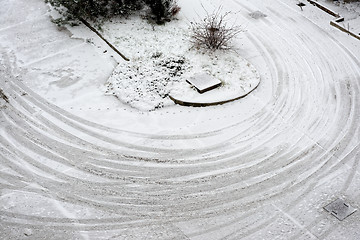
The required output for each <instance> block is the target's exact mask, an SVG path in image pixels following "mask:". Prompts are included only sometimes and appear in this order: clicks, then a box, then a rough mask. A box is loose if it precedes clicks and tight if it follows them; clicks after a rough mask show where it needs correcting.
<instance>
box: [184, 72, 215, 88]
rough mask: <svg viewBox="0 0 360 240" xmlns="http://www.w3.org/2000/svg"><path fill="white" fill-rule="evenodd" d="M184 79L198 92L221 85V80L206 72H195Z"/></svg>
mask: <svg viewBox="0 0 360 240" xmlns="http://www.w3.org/2000/svg"><path fill="white" fill-rule="evenodd" d="M186 81H187V82H188V83H189V84H191V85H192V86H194V87H195V88H196V90H197V91H198V92H199V93H204V92H207V91H210V90H212V89H214V88H217V87H219V86H220V85H221V81H220V80H219V79H216V78H214V77H212V76H210V75H209V74H206V73H201V74H196V75H194V76H193V77H191V78H190V79H188V80H186Z"/></svg>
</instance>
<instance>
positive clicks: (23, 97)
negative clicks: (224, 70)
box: [0, 0, 360, 239]
mask: <svg viewBox="0 0 360 240" xmlns="http://www.w3.org/2000/svg"><path fill="white" fill-rule="evenodd" d="M19 2H22V3H23V4H25V3H26V6H28V8H30V7H31V6H36V7H33V8H32V11H31V12H28V11H27V10H26V8H24V9H23V12H21V11H20V10H19V11H20V12H21V13H22V15H21V17H19V16H16V17H14V15H13V14H9V13H12V12H15V10H14V8H15V6H18V5H17V4H19ZM188 2H191V1H190V0H183V1H181V0H180V4H182V5H183V11H184V12H183V13H182V14H184V15H185V16H186V14H189V16H192V15H191V14H193V13H191V11H192V9H190V8H189V5H186V4H189V3H188ZM221 2H222V4H223V6H224V11H226V10H232V11H234V12H236V15H237V19H238V21H239V22H241V23H244V22H245V23H246V28H247V32H246V33H245V34H244V35H243V36H242V39H240V40H239V41H238V42H237V44H238V46H239V54H241V56H243V57H244V58H245V59H247V60H249V61H250V62H251V63H252V64H253V65H254V66H255V67H256V68H257V70H258V71H259V73H260V75H261V83H260V85H259V87H258V88H257V89H256V90H255V91H254V92H253V93H252V94H251V95H249V96H248V97H246V98H244V99H242V100H239V101H236V102H233V103H229V104H225V105H222V106H216V107H209V108H187V107H182V106H172V107H168V108H164V109H161V110H159V111H155V112H150V113H141V112H138V111H134V110H132V109H130V108H127V107H126V106H121V108H120V107H119V103H118V102H116V101H115V100H109V99H107V98H105V97H103V96H101V94H100V93H98V95H96V94H95V95H94V94H92V95H91V96H88V95H87V94H88V93H89V92H91V93H93V92H96V90H93V89H97V87H98V86H99V85H101V84H102V83H104V82H105V80H106V78H107V77H108V76H109V74H110V73H111V70H112V69H113V67H114V62H113V61H112V60H111V57H108V56H106V55H104V54H102V50H100V51H96V49H95V47H93V46H91V45H90V46H89V45H87V44H85V43H83V42H82V41H80V40H78V39H70V38H68V36H67V35H66V33H64V32H58V31H57V30H56V28H55V27H53V26H52V24H51V23H49V22H44V21H45V20H46V21H47V20H48V19H47V17H46V14H45V13H46V7H45V6H43V5H42V3H41V1H40V0H29V1H26V0H16V1H15V0H11V1H6V3H5V0H3V1H1V0H0V3H2V4H3V5H4V6H5V8H3V9H1V10H0V16H1V18H2V19H4V18H5V21H3V22H0V52H1V58H0V59H1V60H0V61H1V66H0V74H1V75H0V76H1V77H0V88H1V89H2V90H3V92H4V94H5V95H6V96H7V97H8V99H9V103H7V102H6V101H4V100H2V99H0V133H1V134H0V194H1V195H0V238H1V239H27V238H28V239H358V238H359V237H360V230H359V227H358V226H359V224H360V215H359V212H356V213H354V214H353V215H351V216H350V217H348V218H346V219H345V220H344V221H341V222H340V221H338V220H337V219H336V218H335V217H333V216H331V215H330V214H329V213H328V212H326V211H325V210H324V209H323V207H324V206H325V205H327V204H328V203H330V202H331V201H333V200H335V199H336V198H338V197H340V198H343V199H345V200H346V201H347V202H348V203H350V204H351V205H353V206H355V207H356V208H359V207H360V201H359V199H360V188H359V186H360V166H359V160H360V155H359V153H360V125H359V118H360V106H359V104H360V95H359V90H360V88H359V87H360V51H359V49H360V47H359V46H360V41H358V40H356V39H353V38H350V37H348V36H347V35H345V34H343V33H341V32H339V31H337V30H334V29H332V28H331V27H330V25H329V24H328V22H329V21H330V19H332V18H331V16H329V15H327V14H326V13H323V12H321V10H319V9H317V8H315V7H313V6H310V5H307V6H306V7H304V11H300V9H299V7H298V6H296V3H297V2H298V1H295V0H294V1H293V0H276V1H274V0H231V1H226V2H224V1H217V0H211V1H210V0H206V1H203V3H204V5H206V6H208V7H211V6H213V7H214V8H216V6H218V5H219V4H220V3H221ZM36 11H38V12H39V14H38V15H37V14H35V12H36ZM256 11H260V12H262V13H264V14H266V17H262V18H259V19H254V18H253V17H251V13H254V12H256ZM24 19H25V20H24ZM39 23H41V24H39ZM31 27H32V28H33V29H34V30H29V29H31ZM42 31H45V32H46V33H45V34H44V33H43V32H42ZM65 35H66V36H65ZM17 36H19V38H18V37H17ZM25 36H26V41H25V40H24V38H25ZM59 38H60V39H59ZM24 46H25V47H24ZM39 46H42V50H41V51H38V49H39ZM84 49H85V50H84ZM72 54H75V55H76V54H78V55H76V56H80V57H81V56H84V55H83V54H87V55H86V56H87V58H86V59H87V60H88V62H89V65H91V64H92V65H91V66H97V69H95V70H94V68H89V66H88V65H86V64H81V63H79V62H81V61H78V60H76V59H75V58H74V57H71V56H73V55H72ZM61 59H63V60H61ZM69 59H70V60H69ZM96 61H98V62H97V63H96ZM64 62H65V63H66V64H65V63H64ZM100 62H101V63H102V64H99V63H100ZM52 68H58V69H60V70H61V71H60V70H59V71H58V72H60V73H61V74H59V75H56V72H55V73H54V74H53V75H51V74H47V75H46V74H45V72H51V71H53V70H51V69H52ZM89 69H91V73H90V74H89V73H87V71H88V70H89ZM65 70H66V71H67V73H68V74H65V75H63V74H64V73H63V72H62V71H65ZM79 72H80V73H79ZM74 75H75V76H74ZM85 77H86V78H85ZM84 78H85V79H84ZM69 79H72V81H70V82H64V81H69ZM55 80H56V81H55ZM87 87H88V89H86V88H87ZM72 96H73V97H72ZM100 100H101V101H100Z"/></svg>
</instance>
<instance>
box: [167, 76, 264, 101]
mask: <svg viewBox="0 0 360 240" xmlns="http://www.w3.org/2000/svg"><path fill="white" fill-rule="evenodd" d="M260 82H261V81H259V83H258V84H257V85H256V87H254V88H253V89H252V90H251V91H249V92H248V93H246V94H243V95H241V96H238V97H236V98H232V99H228V100H224V101H218V102H190V101H183V100H180V99H177V98H175V97H173V96H171V95H169V97H170V99H171V100H172V101H174V102H175V103H176V104H179V105H182V106H187V107H209V106H215V105H222V104H225V103H229V102H233V101H236V100H239V99H241V98H244V97H246V96H247V95H249V94H250V93H251V92H253V91H254V90H255V89H256V88H257V87H258V86H259V85H260Z"/></svg>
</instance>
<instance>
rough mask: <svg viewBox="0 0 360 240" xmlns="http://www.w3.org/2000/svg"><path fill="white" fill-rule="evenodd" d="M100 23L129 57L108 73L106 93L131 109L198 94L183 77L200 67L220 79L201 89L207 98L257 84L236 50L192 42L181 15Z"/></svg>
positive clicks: (255, 75)
mask: <svg viewBox="0 0 360 240" xmlns="http://www.w3.org/2000/svg"><path fill="white" fill-rule="evenodd" d="M103 29H104V34H105V36H106V38H108V39H110V41H111V42H113V43H114V45H116V46H117V48H118V49H119V50H120V51H122V52H123V53H124V54H125V55H126V56H127V57H128V58H130V61H129V62H125V61H124V62H121V63H120V64H119V66H118V67H117V68H116V69H115V71H114V72H113V74H112V76H111V77H110V78H109V80H108V81H107V83H106V90H105V91H106V94H108V95H113V96H116V97H117V98H118V99H119V100H120V101H122V102H124V103H127V104H129V105H130V106H132V107H134V108H136V109H139V110H142V111H151V110H155V109H158V108H161V107H164V106H169V105H173V104H174V102H172V101H171V100H170V98H169V94H175V95H176V96H181V98H183V97H186V98H188V97H190V99H196V98H197V97H200V98H203V96H204V95H201V94H199V93H198V92H197V91H196V90H195V89H193V88H192V87H191V85H189V84H188V83H187V82H186V80H187V79H189V78H191V77H193V76H195V75H197V74H201V73H206V74H209V75H210V76H212V77H214V78H216V79H219V80H220V81H221V82H222V86H221V87H220V88H218V89H215V90H212V91H210V92H208V93H206V101H218V100H219V96H222V97H221V99H223V97H224V96H225V97H228V96H230V97H234V96H238V95H239V94H240V95H243V94H245V93H247V92H249V91H251V90H253V89H254V88H255V87H256V86H257V85H258V84H259V81H260V77H259V74H258V73H257V71H256V70H255V68H254V67H253V66H251V65H250V64H249V63H248V62H247V61H246V60H244V59H242V58H241V57H240V56H239V55H238V54H237V53H236V51H233V50H232V51H225V50H219V51H215V52H211V51H207V50H203V49H196V48H194V47H193V45H192V44H191V41H190V34H191V32H190V28H189V26H188V25H187V24H186V22H185V21H183V20H182V21H173V22H170V23H168V24H166V25H164V26H154V25H151V24H149V23H148V22H147V21H146V20H143V19H141V18H140V17H131V18H130V19H127V20H115V21H113V22H111V23H106V25H105V26H104V27H103ZM224 93H225V94H224ZM200 95H201V96H200Z"/></svg>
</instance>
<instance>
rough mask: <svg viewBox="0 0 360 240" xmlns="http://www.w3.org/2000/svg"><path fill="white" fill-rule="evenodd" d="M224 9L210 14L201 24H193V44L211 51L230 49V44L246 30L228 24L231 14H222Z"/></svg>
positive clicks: (207, 14)
mask: <svg viewBox="0 0 360 240" xmlns="http://www.w3.org/2000/svg"><path fill="white" fill-rule="evenodd" d="M221 10H222V8H218V9H217V10H216V11H215V12H213V13H211V14H209V13H208V12H206V16H205V18H204V19H203V20H201V21H199V22H191V30H192V36H191V38H192V40H191V41H192V43H193V44H194V45H195V46H197V47H205V48H207V49H210V50H216V49H229V48H231V47H230V45H229V44H230V42H231V40H233V38H235V37H236V35H238V34H239V33H241V32H244V29H243V28H242V27H241V26H237V25H231V26H228V24H227V17H228V16H229V14H230V12H226V13H223V14H222V13H221Z"/></svg>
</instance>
